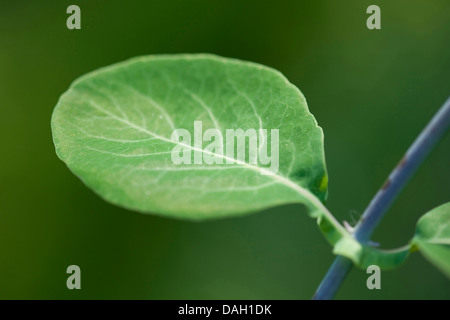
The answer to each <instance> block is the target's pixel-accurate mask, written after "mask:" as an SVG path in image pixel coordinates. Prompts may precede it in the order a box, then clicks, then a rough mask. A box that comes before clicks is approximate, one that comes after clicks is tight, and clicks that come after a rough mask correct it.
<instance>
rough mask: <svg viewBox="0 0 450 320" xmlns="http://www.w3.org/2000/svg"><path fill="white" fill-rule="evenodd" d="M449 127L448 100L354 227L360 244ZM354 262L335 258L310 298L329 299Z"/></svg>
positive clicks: (364, 240)
mask: <svg viewBox="0 0 450 320" xmlns="http://www.w3.org/2000/svg"><path fill="white" fill-rule="evenodd" d="M449 128H450V98H449V99H447V101H446V102H445V103H444V105H443V106H442V107H441V108H440V109H439V111H438V112H437V113H436V114H435V115H434V117H433V118H432V119H431V121H430V122H429V123H428V125H427V126H426V127H425V129H423V131H422V132H421V133H420V135H419V136H418V137H417V138H416V140H415V141H414V143H413V144H412V145H411V147H410V148H409V149H408V151H407V152H406V154H405V155H404V157H403V158H402V159H401V160H400V162H399V164H398V165H397V166H396V167H395V168H394V170H392V172H391V174H390V175H389V177H388V178H387V180H386V182H385V183H384V184H383V186H382V187H381V189H380V190H379V191H378V192H377V194H376V195H375V197H374V198H373V199H372V201H371V202H370V204H369V206H368V207H367V208H366V210H365V211H364V213H363V215H362V217H361V219H360V220H359V222H358V224H357V225H356V227H355V231H354V234H353V236H354V237H355V239H356V240H358V241H359V242H361V243H367V242H368V241H369V239H370V237H371V236H372V234H373V232H374V230H375V228H376V227H377V226H378V224H379V223H380V221H381V219H382V218H383V217H384V215H385V213H386V211H387V210H388V209H389V208H390V207H391V205H392V203H393V202H394V200H395V199H396V198H397V196H398V195H399V193H400V192H401V190H402V189H403V187H404V186H405V185H406V184H407V182H408V181H409V180H410V179H411V177H412V176H413V175H414V173H415V172H416V171H417V169H418V168H419V166H420V165H421V164H422V163H423V161H424V160H425V158H426V157H427V156H428V155H429V154H430V152H431V150H432V149H433V147H434V146H435V145H436V144H437V143H438V142H439V140H441V138H442V137H443V136H444V134H445V132H446V131H447V130H448V129H449ZM352 265H353V263H352V262H351V261H350V260H349V259H347V258H344V257H342V256H338V257H336V259H335V261H334V262H333V264H332V265H331V267H330V269H329V270H328V272H327V274H326V275H325V277H324V279H323V280H322V282H321V284H320V285H319V288H318V289H317V291H316V293H315V295H314V297H313V299H316V300H326V299H332V298H333V297H334V295H335V293H336V292H337V291H338V289H339V287H340V285H341V284H342V282H343V281H344V279H345V277H346V276H347V274H348V273H349V271H350V269H351V267H352Z"/></svg>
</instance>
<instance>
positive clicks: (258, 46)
mask: <svg viewBox="0 0 450 320" xmlns="http://www.w3.org/2000/svg"><path fill="white" fill-rule="evenodd" d="M70 4H77V5H79V6H80V8H81V17H82V18H81V23H82V29H81V30H68V29H67V28H66V19H67V17H68V16H69V15H68V14H66V8H67V7H68V6H69V5H70ZM371 4H377V5H379V6H380V7H381V14H382V16H381V18H382V29H381V30H368V29H367V28H366V19H367V17H368V15H367V14H366V8H367V7H368V6H369V5H371ZM449 40H450V2H449V1H448V0H429V1H423V0H395V1H387V0H386V1H375V0H373V1H364V0H345V1H332V0H328V1H324V0H316V1H299V0H297V1H262V0H259V1H242V0H239V1H230V0H228V1H206V0H202V1H200V0H180V1H173V0H170V1H169V0H165V1H155V0H152V1H135V0H129V1H119V0H108V1H106V0H95V1H93V0H74V1H53V0H52V1H50V0H40V1H5V0H3V1H1V2H0V142H1V149H0V150H1V151H0V298H3V299H13V298H30V299H54V298H61V299H79V298H81V299H93V298H99V299H109V298H112V299H116V298H117V299H119V298H123V299H128V298H133V299H309V298H310V297H311V296H312V294H313V293H314V291H315V289H316V287H317V285H318V284H319V282H320V280H321V279H322V277H323V276H324V274H325V272H326V271H327V269H328V267H329V265H330V263H331V262H332V260H333V258H334V257H333V255H332V254H331V247H330V246H329V245H328V244H327V243H326V242H325V240H324V239H323V237H322V235H321V234H320V232H319V231H318V228H317V227H316V225H315V221H314V220H312V219H310V218H308V217H307V215H306V214H305V210H304V209H303V208H302V207H301V206H293V205H292V206H284V207H280V208H276V209H272V210H267V211H264V212H262V213H259V214H254V215H250V216H246V217H243V218H234V219H229V220H218V221H213V222H206V223H190V222H182V221H175V220H169V219H164V218H160V217H154V216H150V215H142V214H138V213H134V212H129V211H126V210H124V209H120V208H117V207H114V206H112V205H110V204H108V203H106V202H104V201H103V200H102V199H100V198H99V197H97V196H96V195H94V193H93V192H91V191H90V190H88V189H87V188H86V187H85V186H84V185H83V184H82V183H81V182H80V181H79V180H78V179H77V178H76V177H75V176H74V175H72V174H71V173H70V172H69V170H68V169H67V168H66V167H65V165H64V164H63V163H62V162H61V161H60V160H59V159H58V158H57V157H56V154H55V152H54V147H53V143H52V139H51V131H50V116H51V113H52V109H53V107H54V106H55V104H56V102H57V99H58V97H59V95H60V94H62V93H63V92H64V91H65V90H66V89H67V88H68V86H69V84H70V83H71V82H72V81H73V80H74V79H75V78H76V77H78V76H80V75H82V74H84V73H86V72H88V71H91V70H93V69H96V68H98V67H101V66H105V65H108V64H111V63H114V62H118V61H121V60H125V59H128V58H130V57H133V56H137V55H145V54H157V53H181V52H182V53H185V52H190V53H195V52H209V53H215V54H219V55H223V56H227V57H234V58H239V59H245V60H251V61H255V62H259V63H262V64H265V65H269V66H271V67H274V68H276V69H278V70H280V71H281V72H283V73H284V74H285V75H286V76H287V77H288V79H289V80H290V81H291V82H293V83H294V84H295V85H297V86H298V87H299V88H300V89H301V90H302V92H303V93H304V94H305V96H306V98H307V100H308V103H309V107H310V110H311V112H312V113H313V114H314V115H315V116H316V118H317V120H318V122H319V124H320V125H321V126H322V128H323V129H324V132H325V151H326V158H327V165H328V170H329V176H330V185H329V200H328V206H329V208H330V210H331V211H332V212H333V213H334V214H335V215H336V216H337V217H338V219H339V220H340V221H342V220H347V221H349V222H354V221H356V220H357V219H358V217H359V216H360V215H361V213H362V211H363V210H364V208H365V206H366V205H367V204H368V202H369V201H370V199H371V198H372V196H373V195H374V194H375V192H376V191H377V189H378V188H379V187H380V185H381V184H382V183H383V181H384V179H385V177H386V176H387V174H388V173H389V171H390V170H391V169H392V168H393V166H394V165H395V164H396V163H397V161H398V160H399V159H400V158H401V156H402V154H403V152H404V151H405V150H406V148H407V147H408V146H409V145H410V143H411V142H412V141H413V139H414V138H415V137H416V135H417V134H418V133H419V132H420V130H421V129H422V128H423V127H424V125H425V124H426V123H427V122H428V120H429V119H430V118H431V117H432V115H433V114H434V112H435V111H436V110H437V109H438V108H439V106H440V105H441V104H442V103H443V102H444V101H445V99H446V98H447V97H448V96H449V95H450V41H449ZM449 160H450V135H447V136H446V138H445V139H444V140H443V141H442V142H441V143H440V145H439V146H438V148H437V149H436V150H435V151H434V152H433V154H432V156H431V157H430V158H429V159H428V160H427V162H426V164H425V165H424V166H423V167H422V168H421V169H420V171H419V172H418V174H417V175H416V176H415V177H414V179H413V180H412V182H411V183H410V184H409V185H408V187H407V188H406V189H405V191H404V192H403V193H402V195H401V197H400V198H399V199H398V201H397V202H396V203H395V205H394V206H393V207H392V209H391V210H390V212H389V213H388V215H387V216H386V218H385V219H384V220H383V222H382V224H381V225H380V227H379V228H378V229H377V231H376V233H375V235H374V237H373V239H374V240H375V241H378V242H380V243H381V244H382V247H384V248H392V247H398V246H401V245H403V244H405V243H406V242H407V241H408V240H409V239H410V238H411V236H412V234H413V232H414V227H415V223H416V221H417V219H418V218H419V217H420V216H421V215H422V214H424V213H425V212H426V211H428V210H429V209H431V208H433V207H435V206H437V205H439V204H441V203H444V202H446V201H449V200H450V194H449V190H450V187H449V180H450V170H449V163H450V161H449ZM71 264H76V265H79V266H80V267H81V286H82V290H73V291H70V290H68V289H67V288H66V278H67V276H68V275H67V274H66V268H67V266H69V265H71ZM366 279H367V275H366V273H365V271H364V270H358V269H354V270H353V271H352V272H351V274H350V275H349V277H348V279H347V281H346V282H345V284H344V285H343V286H342V288H341V290H340V291H339V294H338V296H337V298H341V299H363V298H367V299H381V298H384V299H419V298H424V299H449V298H450V282H449V280H448V279H446V278H445V277H444V276H443V275H442V274H441V273H440V272H439V271H437V270H436V269H435V268H434V267H432V266H431V265H430V264H429V263H428V262H427V261H425V260H424V259H423V258H422V256H421V255H420V254H414V255H413V256H412V257H411V258H410V259H409V260H408V261H407V262H406V263H405V264H404V265H403V266H402V267H401V268H399V269H397V270H394V271H385V272H382V277H381V288H382V289H381V290H374V291H370V290H368V289H367V288H366V284H365V283H366Z"/></svg>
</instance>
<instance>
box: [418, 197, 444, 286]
mask: <svg viewBox="0 0 450 320" xmlns="http://www.w3.org/2000/svg"><path fill="white" fill-rule="evenodd" d="M413 244H414V245H415V246H417V248H419V250H420V252H421V253H422V254H423V255H424V256H425V258H427V259H428V260H430V262H431V263H433V264H434V265H435V266H436V267H437V268H438V269H440V270H441V271H442V272H443V273H444V274H445V275H446V276H447V277H449V278H450V202H448V203H446V204H443V205H441V206H439V207H437V208H434V209H433V210H431V211H430V212H428V213H426V214H425V215H423V216H422V217H421V218H420V219H419V221H418V222H417V229H416V234H415V236H414V239H413Z"/></svg>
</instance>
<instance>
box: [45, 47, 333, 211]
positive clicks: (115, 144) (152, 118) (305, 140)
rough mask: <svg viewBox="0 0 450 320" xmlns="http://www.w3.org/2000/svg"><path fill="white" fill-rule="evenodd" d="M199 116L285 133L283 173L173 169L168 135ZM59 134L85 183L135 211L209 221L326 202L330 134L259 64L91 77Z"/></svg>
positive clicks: (210, 59)
mask: <svg viewBox="0 0 450 320" xmlns="http://www.w3.org/2000/svg"><path fill="white" fill-rule="evenodd" d="M205 79H206V80H205ZM261 79H262V80H261ZM271 95H274V96H275V98H274V97H273V96H271ZM281 108H283V112H280V110H281ZM236 109H238V110H239V112H238V113H237V112H236V111H235V110H236ZM186 110H188V111H186ZM189 112H190V113H189ZM186 114H187V116H186ZM199 119H200V120H202V123H203V124H206V125H205V127H207V128H214V127H219V128H220V129H224V128H237V127H244V128H243V129H246V128H253V127H254V128H257V129H258V130H260V129H262V128H268V129H269V128H274V127H275V128H280V154H282V155H283V157H281V156H280V169H279V173H280V174H277V175H272V176H267V175H261V174H260V172H259V170H261V168H260V167H254V166H251V165H249V164H248V163H245V162H244V163H242V162H241V163H239V162H236V163H235V164H234V165H233V166H230V165H223V166H217V165H215V166H214V169H211V168H210V167H195V169H192V167H187V166H185V167H177V168H174V166H173V164H171V163H170V162H169V161H167V156H168V155H170V152H171V150H172V147H173V144H171V143H172V141H171V140H170V139H169V135H170V134H171V132H172V131H173V130H174V129H175V128H180V127H181V128H188V127H192V122H193V121H195V120H199ZM242 124H244V125H242ZM105 128H108V129H107V130H105ZM190 129H192V128H190ZM52 132H53V138H54V142H55V146H56V151H57V154H58V156H59V157H60V158H61V159H62V160H63V161H64V162H66V164H67V165H68V167H69V168H70V169H71V170H72V171H73V172H74V173H75V174H76V175H77V176H78V177H80V178H81V179H82V180H83V182H84V183H85V184H86V185H88V186H89V187H90V188H91V189H93V190H94V191H95V192H96V193H97V194H99V195H100V196H102V197H103V198H105V199H106V200H107V201H109V202H112V203H114V204H117V205H120V206H123V207H126V208H128V209H132V210H137V211H141V212H152V213H160V214H163V215H166V216H172V217H178V218H188V219H203V218H211V217H213V218H215V217H221V216H228V215H230V214H231V215H233V214H242V213H247V212H254V211H258V210H261V209H264V208H268V207H273V206H277V205H280V204H284V203H305V204H306V205H309V206H313V207H316V208H317V207H318V206H319V207H321V206H322V205H321V203H320V201H318V200H317V198H319V199H320V200H322V201H323V200H324V199H325V197H326V182H325V184H324V182H323V181H324V180H325V181H326V177H327V175H326V168H325V160H324V154H323V133H322V130H321V129H320V127H318V126H317V123H316V121H315V119H314V117H313V116H312V115H311V114H310V113H309V111H308V108H307V105H306V101H305V99H304V97H303V95H302V94H301V92H300V91H299V90H298V89H297V88H296V87H295V86H293V85H292V84H290V83H289V82H288V81H287V80H286V78H284V76H282V75H281V74H280V73H278V72H277V71H274V70H273V69H270V68H267V67H263V66H260V65H256V64H253V63H246V62H245V63H244V62H241V61H237V60H232V59H224V58H218V57H216V56H209V55H183V56H180V55H175V56H156V57H155V56H151V57H143V58H137V59H133V60H130V61H128V62H125V63H121V64H118V65H113V66H111V67H106V68H103V69H100V70H98V71H94V72H93V73H91V74H88V75H86V76H83V77H81V78H80V79H78V80H76V81H75V82H74V84H73V85H72V86H71V88H70V89H69V90H68V91H67V92H66V93H65V94H64V95H63V96H62V97H61V99H60V101H59V102H58V104H57V106H56V108H55V110H54V113H53V116H52ZM299 147H300V148H301V150H300V151H299V150H297V149H298V148H299ZM193 151H194V152H195V151H196V150H193ZM289 156H291V158H289ZM169 158H170V157H169ZM263 170H265V169H264V168H263ZM179 171H183V176H181V178H179V177H180V172H179ZM191 171H192V172H191ZM213 171H214V173H213ZM194 173H195V174H194ZM217 175H218V176H219V178H217ZM211 177H215V178H214V179H213V178H211ZM209 180H210V181H209ZM174 181H175V183H174ZM174 184H177V188H176V190H177V192H176V193H174V192H173V189H174ZM198 185H201V186H202V187H201V188H197V186H198ZM196 189H200V190H196ZM205 190H206V192H205ZM230 194H233V195H232V196H230ZM316 197H317V198H316ZM230 198H231V201H230ZM211 212H213V214H211Z"/></svg>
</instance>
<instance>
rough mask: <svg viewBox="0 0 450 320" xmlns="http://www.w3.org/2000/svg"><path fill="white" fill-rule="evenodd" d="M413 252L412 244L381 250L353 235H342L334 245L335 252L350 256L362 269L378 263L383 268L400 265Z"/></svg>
mask: <svg viewBox="0 0 450 320" xmlns="http://www.w3.org/2000/svg"><path fill="white" fill-rule="evenodd" d="M410 252H411V249H410V245H407V246H405V247H402V248H399V249H395V250H380V249H377V248H374V247H371V246H369V245H363V244H361V243H359V242H358V241H356V240H355V239H354V238H353V237H351V236H345V237H342V238H341V239H340V240H339V241H338V242H337V243H336V245H335V246H334V248H333V253H334V254H337V255H341V256H344V257H347V258H349V259H350V260H352V261H353V263H354V264H355V265H356V266H357V267H359V268H362V269H366V268H367V267H368V266H370V265H377V266H379V267H380V268H381V269H383V270H387V269H393V268H396V267H398V266H400V265H401V264H402V263H403V262H404V261H405V260H406V258H408V257H409V254H410Z"/></svg>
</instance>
